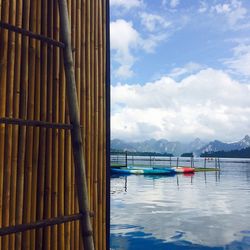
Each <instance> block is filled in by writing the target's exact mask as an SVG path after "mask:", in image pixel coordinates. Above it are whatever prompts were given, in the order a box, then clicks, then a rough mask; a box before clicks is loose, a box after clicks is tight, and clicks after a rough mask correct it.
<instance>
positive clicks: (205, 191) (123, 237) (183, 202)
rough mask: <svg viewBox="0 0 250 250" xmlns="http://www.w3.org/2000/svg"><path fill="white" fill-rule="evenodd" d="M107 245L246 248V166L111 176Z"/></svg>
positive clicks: (249, 211)
mask: <svg viewBox="0 0 250 250" xmlns="http://www.w3.org/2000/svg"><path fill="white" fill-rule="evenodd" d="M110 245H111V249H114V250H120V249H121V250H124V249H129V250H140V249H143V250H154V249H164V250H165V249H169V250H189V249H196V250H197V249H202V250H207V249H209V250H210V249H211V250H221V249H227V250H233V249H235V250H236V249H237V250H239V249H241V250H250V163H240V162H238V163H237V162H236V163H229V162H226V163H225V162H224V163H221V171H220V172H198V173H195V174H194V175H193V176H185V175H175V176H171V177H168V176H143V175H129V176H115V177H114V176H113V177H112V178H111V242H110Z"/></svg>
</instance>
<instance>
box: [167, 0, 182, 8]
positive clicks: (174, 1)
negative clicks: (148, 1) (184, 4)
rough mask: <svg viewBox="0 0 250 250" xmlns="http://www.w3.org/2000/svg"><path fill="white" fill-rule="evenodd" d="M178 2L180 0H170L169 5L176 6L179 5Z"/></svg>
mask: <svg viewBox="0 0 250 250" xmlns="http://www.w3.org/2000/svg"><path fill="white" fill-rule="evenodd" d="M179 3H180V0H170V3H169V5H170V7H171V8H176V7H177V6H178V5H179Z"/></svg>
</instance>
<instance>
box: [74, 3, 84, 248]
mask: <svg viewBox="0 0 250 250" xmlns="http://www.w3.org/2000/svg"><path fill="white" fill-rule="evenodd" d="M75 13H76V14H75V16H76V20H75V27H76V28H75V48H76V50H75V74H76V89H77V99H78V103H80V98H81V0H76V4H75ZM80 108H81V106H80V105H79V112H80V114H81V109H80ZM80 124H82V123H81V116H80ZM81 134H82V133H81ZM74 203H75V213H78V212H79V205H78V196H77V189H76V188H75V199H74ZM74 224H75V234H74V236H75V249H79V248H80V240H79V237H80V234H79V231H80V227H79V226H80V223H79V221H75V222H74Z"/></svg>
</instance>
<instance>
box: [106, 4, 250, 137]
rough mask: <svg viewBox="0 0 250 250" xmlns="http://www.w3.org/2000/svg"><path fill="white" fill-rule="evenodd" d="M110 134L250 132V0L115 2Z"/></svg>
mask: <svg viewBox="0 0 250 250" xmlns="http://www.w3.org/2000/svg"><path fill="white" fill-rule="evenodd" d="M110 14H111V16H110V19H111V20H110V42H111V138H112V139H114V138H119V139H123V140H125V141H144V140H147V139H150V138H155V139H167V140H170V141H182V142H189V141H192V140H194V139H195V138H197V137H199V138H200V139H202V140H204V141H211V140H215V139H218V140H221V141H225V142H233V141H237V140H240V139H242V138H243V137H244V136H245V135H246V134H250V1H249V0H206V1H205V0H110Z"/></svg>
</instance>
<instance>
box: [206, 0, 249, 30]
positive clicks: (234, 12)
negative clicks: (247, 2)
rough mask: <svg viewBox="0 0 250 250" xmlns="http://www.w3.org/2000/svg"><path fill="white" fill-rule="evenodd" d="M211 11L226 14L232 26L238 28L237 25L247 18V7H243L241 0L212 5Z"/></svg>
mask: <svg viewBox="0 0 250 250" xmlns="http://www.w3.org/2000/svg"><path fill="white" fill-rule="evenodd" d="M211 12H215V13H217V14H219V15H224V16H225V17H226V18H227V21H228V24H229V25H230V27H231V28H237V27H236V25H238V23H239V22H240V21H242V20H244V19H245V18H246V14H247V9H246V8H244V7H243V5H242V2H241V1H238V0H231V1H230V2H229V3H225V4H217V5H214V6H212V7H211Z"/></svg>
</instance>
